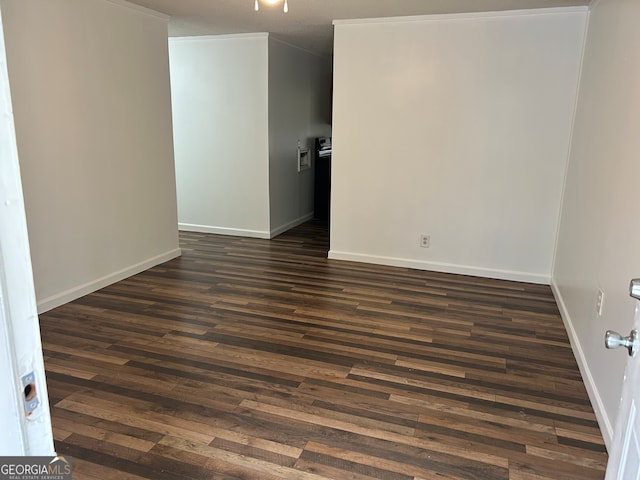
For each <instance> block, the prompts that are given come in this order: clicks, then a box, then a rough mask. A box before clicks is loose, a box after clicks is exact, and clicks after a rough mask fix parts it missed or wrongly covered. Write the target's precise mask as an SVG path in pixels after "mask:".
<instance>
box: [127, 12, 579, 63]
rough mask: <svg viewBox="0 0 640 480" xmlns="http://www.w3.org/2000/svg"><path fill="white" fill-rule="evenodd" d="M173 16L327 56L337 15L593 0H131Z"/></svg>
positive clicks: (183, 25) (193, 25)
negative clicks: (271, 1)
mask: <svg viewBox="0 0 640 480" xmlns="http://www.w3.org/2000/svg"><path fill="white" fill-rule="evenodd" d="M129 1H130V2H131V3H135V4H138V5H141V6H143V7H147V8H150V9H152V10H156V11H158V12H162V13H164V14H167V15H169V16H170V17H171V20H170V21H169V35H170V36H172V37H180V36H193V35H218V34H228V33H250V32H270V33H271V34H273V35H274V36H275V37H278V38H280V39H282V40H284V41H286V42H288V43H291V44H293V45H297V46H299V47H302V48H304V49H306V50H309V51H311V52H314V53H318V54H321V55H323V56H327V57H329V56H331V53H332V49H333V25H332V21H333V20H338V19H353V18H377V17H397V16H406V15H427V14H439V13H463V12H488V11H499V10H514V9H528V8H550V7H571V6H584V5H589V3H590V1H591V0H288V1H289V13H286V14H285V13H283V11H282V7H283V1H284V0H278V3H277V4H276V5H275V6H269V5H267V4H266V3H265V2H264V0H261V2H260V11H259V12H255V11H254V9H253V6H254V1H255V0H129Z"/></svg>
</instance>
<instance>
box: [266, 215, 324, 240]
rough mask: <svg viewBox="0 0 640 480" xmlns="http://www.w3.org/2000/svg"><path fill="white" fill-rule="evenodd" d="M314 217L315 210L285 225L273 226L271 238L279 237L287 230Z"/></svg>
mask: <svg viewBox="0 0 640 480" xmlns="http://www.w3.org/2000/svg"><path fill="white" fill-rule="evenodd" d="M312 218H313V212H311V213H307V214H306V215H303V216H302V217H298V218H296V219H295V220H292V221H290V222H288V223H285V224H284V225H280V226H279V227H276V228H272V229H271V232H270V237H269V238H274V237H277V236H278V235H280V234H281V233H284V232H286V231H287V230H291V229H292V228H294V227H297V226H298V225H302V224H303V223H305V222H308V221H309V220H311V219H312Z"/></svg>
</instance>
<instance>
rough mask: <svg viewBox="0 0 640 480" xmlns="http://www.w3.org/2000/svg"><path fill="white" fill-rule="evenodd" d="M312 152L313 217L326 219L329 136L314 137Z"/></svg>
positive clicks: (328, 195) (329, 154) (329, 175)
mask: <svg viewBox="0 0 640 480" xmlns="http://www.w3.org/2000/svg"><path fill="white" fill-rule="evenodd" d="M314 153H315V155H314V156H315V159H316V162H315V172H314V174H315V182H314V195H313V212H314V217H315V218H317V219H318V220H327V221H328V220H329V215H330V210H331V137H319V138H316V141H315V152H314Z"/></svg>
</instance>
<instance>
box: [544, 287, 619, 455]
mask: <svg viewBox="0 0 640 480" xmlns="http://www.w3.org/2000/svg"><path fill="white" fill-rule="evenodd" d="M551 291H552V292H553V296H554V297H555V299H556V303H557V304H558V309H559V310H560V317H562V322H563V323H564V327H565V329H566V331H567V335H568V337H569V342H570V343H571V350H572V351H573V355H574V356H575V358H576V362H577V363H578V368H579V370H580V374H581V375H582V382H583V383H584V385H585V387H586V389H587V394H588V395H589V400H590V401H591V406H592V407H593V411H594V412H595V414H596V419H597V420H598V425H599V426H600V431H601V433H602V437H603V438H604V442H605V445H606V447H607V450H609V451H611V446H612V442H613V426H612V424H611V420H610V419H609V416H608V415H607V411H606V409H605V407H604V402H603V401H602V397H601V396H600V392H599V390H598V386H597V385H596V382H595V380H594V379H593V375H592V374H591V369H590V368H589V364H588V363H587V360H586V357H585V354H584V351H583V349H582V345H581V343H580V339H579V338H578V334H577V333H576V330H575V328H574V327H573V321H572V319H571V315H569V310H568V309H567V306H566V304H565V303H564V299H563V298H562V293H560V289H559V288H558V284H557V283H556V281H555V278H551ZM603 348H604V347H603Z"/></svg>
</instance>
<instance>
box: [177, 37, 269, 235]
mask: <svg viewBox="0 0 640 480" xmlns="http://www.w3.org/2000/svg"><path fill="white" fill-rule="evenodd" d="M169 51H170V61H171V94H172V104H173V118H174V121H173V125H174V142H175V158H176V179H177V192H178V220H179V223H180V228H181V229H184V230H195V231H204V232H213V233H227V234H237V235H245V236H253V237H262V238H268V237H269V225H270V224H269V154H268V152H269V143H268V142H269V138H268V135H269V134H268V112H267V108H268V93H267V89H268V83H267V53H268V36H267V34H264V33H262V34H249V35H228V36H226V35H225V36H216V37H185V38H172V39H170V41H169Z"/></svg>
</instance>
